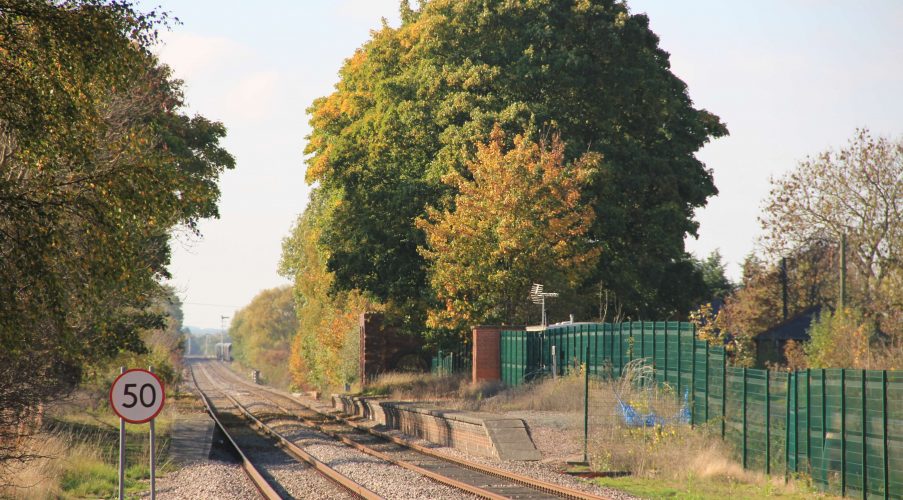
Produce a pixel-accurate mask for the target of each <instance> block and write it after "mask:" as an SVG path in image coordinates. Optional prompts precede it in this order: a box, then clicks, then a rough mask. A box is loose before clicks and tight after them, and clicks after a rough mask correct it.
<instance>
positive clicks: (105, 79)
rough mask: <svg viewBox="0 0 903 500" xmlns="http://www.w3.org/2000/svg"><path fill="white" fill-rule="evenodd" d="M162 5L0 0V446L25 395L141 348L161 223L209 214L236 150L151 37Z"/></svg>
mask: <svg viewBox="0 0 903 500" xmlns="http://www.w3.org/2000/svg"><path fill="white" fill-rule="evenodd" d="M163 17H164V16H160V15H158V14H155V13H153V12H151V13H142V12H139V11H138V10H136V9H135V8H134V6H133V5H132V4H131V3H130V2H128V1H125V2H121V1H116V2H111V1H101V0H73V1H67V2H33V1H26V0H0V379H2V380H4V381H12V382H11V383H4V384H0V408H3V411H0V434H2V435H0V443H2V444H0V462H2V461H3V460H4V459H5V458H8V457H10V456H15V454H14V453H13V452H11V451H10V448H9V447H7V446H6V445H8V444H9V443H15V439H14V437H15V432H17V431H16V429H20V428H21V427H19V426H18V425H17V423H21V422H26V421H27V420H28V419H29V418H30V416H31V415H32V414H33V413H34V412H33V408H34V406H35V405H39V404H40V403H41V402H43V401H47V400H48V399H51V398H53V397H57V396H58V395H59V394H61V393H64V392H66V391H68V390H70V389H71V388H72V387H74V385H75V384H77V383H78V382H79V380H81V379H82V375H83V373H84V372H85V369H86V368H87V367H92V366H97V365H100V364H102V363H103V362H104V361H105V360H110V359H112V358H113V357H114V356H117V355H118V354H119V353H121V352H122V351H131V352H134V353H140V352H145V351H147V349H148V345H147V343H146V341H147V336H146V335H145V333H146V332H148V331H153V330H158V329H164V328H166V316H165V310H164V309H161V308H160V307H158V302H157V301H158V299H159V298H160V297H161V296H163V295H165V291H164V290H163V289H162V288H161V285H160V280H161V279H162V278H165V277H167V276H168V272H167V270H166V268H167V265H168V263H169V258H170V248H169V238H170V234H171V232H172V231H173V230H174V229H176V228H188V229H189V230H196V226H197V221H198V220H199V219H201V218H205V217H214V216H216V215H217V209H216V204H217V201H218V198H219V190H218V187H217V185H216V182H217V179H218V177H219V175H220V173H221V172H222V171H223V170H224V169H226V168H232V166H233V165H234V161H233V159H232V157H231V156H230V155H229V154H228V153H227V152H226V151H225V150H223V149H222V148H221V147H220V146H219V140H220V139H221V138H222V137H223V136H224V135H225V128H224V127H223V126H222V125H221V124H219V123H214V122H211V121H209V120H206V119H205V118H203V117H200V116H195V117H188V116H185V115H184V114H183V113H182V112H181V107H182V94H181V91H180V85H181V83H180V82H179V81H177V80H174V79H172V78H171V76H170V74H169V71H168V69H167V68H165V67H162V66H160V65H159V64H158V62H157V61H156V59H155V58H154V56H153V55H152V54H151V53H150V52H149V50H148V47H149V46H150V45H151V44H152V43H153V42H154V40H155V36H156V32H155V30H156V28H157V27H158V26H159V25H160V23H161V21H162V20H163ZM25 371H27V372H29V373H31V374H33V377H30V378H29V380H27V381H22V377H19V376H18V375H17V374H18V373H21V372H25ZM10 429H12V431H11V432H12V433H13V437H10V434H9V432H10Z"/></svg>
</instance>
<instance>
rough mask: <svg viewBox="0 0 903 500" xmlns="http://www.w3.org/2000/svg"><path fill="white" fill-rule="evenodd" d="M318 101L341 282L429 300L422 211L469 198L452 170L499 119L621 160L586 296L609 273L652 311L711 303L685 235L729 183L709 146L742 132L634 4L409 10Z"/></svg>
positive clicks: (332, 258) (314, 142) (614, 165)
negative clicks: (706, 105) (689, 80)
mask: <svg viewBox="0 0 903 500" xmlns="http://www.w3.org/2000/svg"><path fill="white" fill-rule="evenodd" d="M309 111H310V113H311V126H312V132H311V134H310V136H309V143H308V146H307V149H306V153H308V154H309V155H310V156H309V157H308V160H307V163H308V170H307V180H308V182H310V183H317V184H318V185H319V187H320V189H322V190H324V191H327V192H329V193H330V196H331V197H333V198H334V199H335V200H336V204H335V208H334V209H333V210H331V211H330V212H329V213H328V215H327V216H325V218H324V220H323V221H322V222H321V225H322V228H323V230H322V232H321V234H320V241H319V244H320V245H322V246H323V247H326V248H329V249H330V252H329V255H328V257H327V262H326V265H327V269H328V270H329V271H330V272H332V273H333V274H334V283H333V286H334V288H336V289H340V290H353V289H358V290H361V291H363V292H366V293H370V294H372V295H373V296H374V297H375V298H376V299H378V300H380V301H383V302H385V301H388V300H390V299H391V300H393V301H398V302H400V303H403V304H405V308H406V309H409V310H413V309H417V310H421V311H422V310H424V309H425V307H426V306H427V305H428V304H429V303H430V300H431V298H432V291H431V289H430V283H429V279H428V272H427V268H428V266H427V263H426V262H425V260H424V257H423V256H422V255H421V254H420V253H419V252H418V250H417V249H418V248H419V247H423V246H424V245H425V243H426V241H425V236H424V233H423V231H422V230H420V229H418V228H417V227H416V225H415V224H414V221H415V220H417V219H418V218H422V217H424V216H425V215H426V211H427V207H428V206H433V207H436V208H437V209H439V210H446V209H448V210H453V209H454V196H455V194H456V187H455V186H449V185H447V184H445V183H443V182H442V178H443V177H444V176H446V175H448V174H450V173H453V172H457V173H459V174H461V175H464V176H467V175H468V174H467V173H466V172H467V168H466V165H467V164H468V163H469V162H470V161H472V160H473V158H474V155H475V153H476V145H477V144H480V143H484V142H486V140H487V138H488V136H489V133H490V131H491V130H492V129H493V127H494V126H495V125H499V126H500V127H501V128H502V129H503V130H504V131H506V132H507V133H508V137H509V141H510V140H511V139H510V138H513V137H515V136H516V135H517V134H520V133H523V132H524V131H535V132H533V133H534V134H536V133H544V131H550V130H553V131H555V132H558V133H560V134H561V136H562V137H564V138H565V139H566V141H567V146H566V147H565V149H564V157H565V160H566V161H568V162H570V161H573V160H574V159H576V158H578V157H580V156H581V155H583V154H584V153H587V152H593V153H598V154H600V155H601V157H602V158H603V159H602V161H601V164H600V167H599V172H598V174H597V175H595V176H593V178H592V179H591V180H590V182H589V184H588V186H587V187H586V189H585V190H584V191H583V192H584V199H583V203H584V204H586V205H587V206H589V207H591V208H592V210H593V212H594V213H595V219H594V222H593V224H592V226H591V227H590V228H589V232H588V237H589V238H590V239H591V240H593V241H595V242H597V244H598V245H599V246H600V247H601V249H602V257H601V258H600V259H599V260H598V263H597V265H596V266H595V267H594V268H593V269H591V270H590V271H589V272H587V273H586V275H585V276H584V277H583V280H582V283H581V286H580V288H581V289H583V290H584V291H585V292H586V293H588V294H591V295H595V293H594V292H593V290H594V289H597V288H599V285H600V284H601V285H602V287H603V288H605V289H608V290H612V291H613V292H614V293H615V295H616V296H617V297H618V299H619V300H620V301H621V302H623V305H624V307H625V310H627V311H629V312H630V314H631V315H632V316H634V317H639V316H644V317H650V316H651V315H658V316H659V317H664V316H666V315H670V314H674V313H686V312H687V311H688V310H689V309H690V307H691V306H692V305H693V303H694V302H695V300H697V298H698V293H697V292H698V290H697V289H698V288H699V287H700V286H701V283H702V280H701V276H700V275H699V273H698V271H696V269H695V268H694V266H693V263H692V261H691V259H690V258H689V256H688V255H687V254H686V253H685V252H684V244H683V241H684V237H685V236H687V235H694V234H695V231H696V227H697V223H696V222H695V221H694V220H693V213H694V210H695V209H696V208H698V207H701V206H703V205H705V203H706V199H707V198H708V197H710V196H712V195H714V194H715V193H716V192H717V191H716V189H715V186H714V184H713V181H712V175H711V172H710V171H709V170H708V169H707V168H706V167H705V166H704V165H703V164H702V163H701V162H700V161H699V160H698V159H696V157H695V156H694V153H695V152H696V151H697V150H699V148H700V147H701V146H702V145H703V144H705V143H706V142H707V141H708V140H710V139H711V138H713V137H719V136H722V135H725V134H726V133H727V129H726V128H725V126H724V125H723V124H722V123H721V122H720V120H719V119H718V117H717V116H715V115H713V114H711V113H709V112H707V111H705V110H700V109H697V108H695V107H694V106H693V104H692V102H691V100H690V98H689V96H688V94H687V88H686V85H685V84H684V83H683V82H682V81H681V80H680V79H678V78H677V77H676V76H674V74H673V73H671V71H670V64H669V61H668V54H667V52H665V51H663V50H662V49H661V48H659V46H658V37H657V36H656V35H655V34H654V33H653V32H652V31H651V30H650V29H649V20H648V18H647V17H646V16H645V15H643V14H631V13H630V12H629V10H628V8H627V6H626V5H625V4H624V3H623V2H616V1H614V0H594V1H585V0H580V1H577V0H541V1H536V2H504V1H489V2H486V1H482V0H480V1H477V0H465V1H451V0H432V1H425V2H421V3H420V7H419V9H417V10H413V9H411V8H409V7H408V6H407V4H406V3H403V4H402V22H401V26H400V27H398V28H392V27H389V26H383V27H382V28H381V29H379V30H377V31H375V32H373V35H372V38H371V39H370V40H369V41H368V42H367V43H365V44H364V45H363V46H362V47H361V48H360V49H358V50H357V51H356V52H355V53H354V54H353V55H352V56H351V57H350V58H349V59H348V60H347V61H346V63H345V65H344V66H343V68H342V69H341V71H340V80H339V82H338V84H337V85H336V89H335V91H334V92H333V93H332V94H330V95H328V96H325V97H322V98H320V99H317V100H316V101H315V102H314V104H313V106H311V108H310V109H309ZM535 139H536V137H530V140H535ZM509 145H510V143H509ZM690 282H692V284H689V285H688V283H690ZM586 302H587V304H590V303H593V302H595V301H594V300H587V301H586Z"/></svg>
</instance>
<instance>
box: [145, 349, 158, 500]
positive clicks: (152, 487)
mask: <svg viewBox="0 0 903 500" xmlns="http://www.w3.org/2000/svg"><path fill="white" fill-rule="evenodd" d="M147 371H149V372H151V373H154V367H153V365H151V366H148V367H147ZM156 420H157V419H156V418H152V419H151V420H150V497H151V500H156V498H157V488H156V486H157V483H156V479H157V474H156V472H157V462H156V460H154V455H155V453H154V452H155V451H156V447H155V446H154V441H155V440H154V422H156Z"/></svg>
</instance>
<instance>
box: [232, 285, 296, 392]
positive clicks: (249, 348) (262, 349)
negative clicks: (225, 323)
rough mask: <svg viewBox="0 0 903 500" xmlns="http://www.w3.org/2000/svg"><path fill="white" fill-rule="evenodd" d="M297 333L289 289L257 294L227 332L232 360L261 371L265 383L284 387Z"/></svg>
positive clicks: (292, 299)
mask: <svg viewBox="0 0 903 500" xmlns="http://www.w3.org/2000/svg"><path fill="white" fill-rule="evenodd" d="M297 330H298V317H297V315H296V313H295V303H294V297H293V295H292V289H291V288H290V287H287V286H286V287H280V288H271V289H269V290H264V291H262V292H260V293H259V294H257V296H256V297H254V299H253V300H251V303H250V304H248V305H247V306H245V307H244V308H243V309H241V310H240V311H238V312H237V313H235V317H234V318H233V319H232V325H231V327H230V328H229V337H230V338H231V339H232V346H233V354H234V355H235V358H236V359H238V360H239V361H241V362H242V363H243V364H245V365H246V366H249V367H251V368H254V369H258V370H260V371H261V373H262V374H263V376H264V377H265V379H266V380H267V381H268V383H274V384H276V385H282V386H285V385H287V383H288V380H289V373H288V372H287V371H286V369H285V367H286V365H288V358H289V353H290V351H291V341H292V337H294V335H295V333H296V332H297Z"/></svg>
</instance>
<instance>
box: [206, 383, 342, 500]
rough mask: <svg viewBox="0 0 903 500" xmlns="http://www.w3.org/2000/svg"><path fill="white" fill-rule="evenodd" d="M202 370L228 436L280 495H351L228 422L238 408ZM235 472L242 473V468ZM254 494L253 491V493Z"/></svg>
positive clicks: (268, 441)
mask: <svg viewBox="0 0 903 500" xmlns="http://www.w3.org/2000/svg"><path fill="white" fill-rule="evenodd" d="M203 374H204V373H203V371H201V373H196V375H202V376H201V377H198V383H199V384H200V385H201V387H202V388H203V389H204V390H205V391H206V390H208V389H209V392H208V393H207V395H208V397H210V399H211V401H212V402H213V404H214V406H215V407H216V408H217V411H218V412H219V413H220V414H221V419H222V420H223V424H224V425H226V426H227V427H228V428H229V433H230V434H231V436H232V438H233V439H235V441H236V442H237V443H238V445H239V446H240V447H241V448H242V451H243V452H244V453H245V454H246V455H247V456H248V458H250V460H251V462H252V463H253V464H254V466H255V467H257V470H259V471H260V473H261V474H263V476H264V477H265V478H267V479H268V480H269V482H270V484H273V486H274V488H275V489H276V491H277V492H278V493H279V494H280V495H282V496H283V497H288V498H299V499H323V500H325V499H345V498H352V495H350V494H349V493H348V492H347V491H345V489H344V488H342V487H341V486H338V485H337V484H335V483H333V482H332V481H331V480H329V479H328V478H326V477H324V476H323V475H322V474H320V473H319V472H317V471H316V470H315V469H313V468H311V467H310V466H309V465H307V464H306V463H302V462H299V461H297V460H295V458H294V457H292V456H290V455H288V454H287V453H286V452H285V451H283V450H282V449H281V448H277V447H276V446H275V445H274V443H273V442H272V441H270V440H269V439H267V438H264V437H262V436H260V435H259V434H257V433H256V432H255V431H254V430H253V429H251V428H249V427H247V426H245V425H244V423H240V424H238V425H232V424H231V423H230V422H234V421H236V420H237V419H238V418H239V417H238V414H239V411H238V409H237V408H235V407H234V405H232V403H231V402H230V401H229V400H227V399H226V398H224V397H222V396H221V395H219V394H218V391H216V390H213V387H212V385H211V384H210V383H209V382H208V381H207V380H206V378H205V377H203ZM236 467H237V466H236ZM239 472H240V473H241V474H242V475H244V472H243V471H239ZM245 481H246V482H247V483H248V485H249V486H250V487H251V488H253V486H252V485H251V483H250V480H249V479H245ZM255 496H257V495H256V494H255ZM194 498H231V496H230V495H226V496H221V497H216V496H212V497H210V496H196V497H194Z"/></svg>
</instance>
